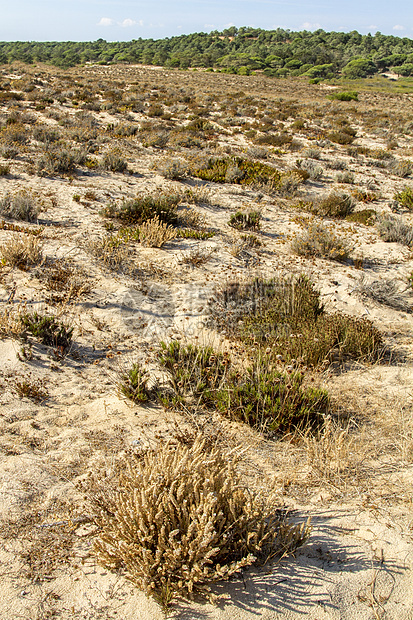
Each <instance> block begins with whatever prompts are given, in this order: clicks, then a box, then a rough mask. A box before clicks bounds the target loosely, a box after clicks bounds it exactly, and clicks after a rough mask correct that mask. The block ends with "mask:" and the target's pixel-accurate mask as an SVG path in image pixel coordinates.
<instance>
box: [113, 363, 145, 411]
mask: <svg viewBox="0 0 413 620" xmlns="http://www.w3.org/2000/svg"><path fill="white" fill-rule="evenodd" d="M148 380H149V373H148V372H146V371H144V370H142V368H141V365H140V364H138V363H137V362H135V363H134V364H132V366H131V368H129V369H128V370H123V371H121V372H120V373H119V378H118V381H117V384H118V390H119V393H120V394H121V395H122V396H125V397H126V398H128V399H129V400H131V401H132V402H134V403H136V404H140V403H146V402H148V401H149V400H151V399H152V398H153V397H154V389H153V388H152V389H150V388H149V387H148Z"/></svg>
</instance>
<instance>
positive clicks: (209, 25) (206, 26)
mask: <svg viewBox="0 0 413 620" xmlns="http://www.w3.org/2000/svg"><path fill="white" fill-rule="evenodd" d="M204 28H205V29H206V30H216V26H215V24H204Z"/></svg>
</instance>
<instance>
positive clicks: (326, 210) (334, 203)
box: [305, 192, 356, 219]
mask: <svg viewBox="0 0 413 620" xmlns="http://www.w3.org/2000/svg"><path fill="white" fill-rule="evenodd" d="M305 205H306V211H310V213H314V215H319V216H320V217H331V218H334V219H337V218H343V217H346V216H347V215H350V213H352V212H353V211H354V208H355V206H356V203H355V201H354V199H353V198H352V196H350V195H349V194H340V193H338V192H331V193H330V194H328V195H327V196H324V197H322V198H319V199H318V200H316V201H314V202H309V203H305Z"/></svg>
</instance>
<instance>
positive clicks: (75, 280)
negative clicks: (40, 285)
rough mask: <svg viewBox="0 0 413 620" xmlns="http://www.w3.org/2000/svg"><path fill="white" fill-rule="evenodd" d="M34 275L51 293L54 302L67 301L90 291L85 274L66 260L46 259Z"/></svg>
mask: <svg viewBox="0 0 413 620" xmlns="http://www.w3.org/2000/svg"><path fill="white" fill-rule="evenodd" d="M35 275H36V277H37V278H38V279H39V280H41V281H42V282H44V284H45V285H46V287H47V288H48V290H49V291H53V293H54V295H53V300H54V301H63V300H66V301H68V300H70V299H74V298H76V297H79V296H80V295H82V294H83V293H87V292H89V291H90V284H89V283H88V281H87V278H86V274H85V272H84V271H83V270H82V269H81V268H80V267H77V266H76V265H75V264H74V263H73V262H72V261H70V260H68V259H64V258H55V259H53V258H47V259H46V261H45V263H44V265H42V267H41V268H40V269H38V270H37V271H36V273H35Z"/></svg>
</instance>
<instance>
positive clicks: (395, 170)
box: [389, 159, 413, 179]
mask: <svg viewBox="0 0 413 620" xmlns="http://www.w3.org/2000/svg"><path fill="white" fill-rule="evenodd" d="M389 168H390V171H391V173H392V174H394V175H396V176H397V177H400V178H401V179H405V178H406V177H408V176H410V175H411V173H412V171H413V164H412V162H411V161H410V160H406V159H398V160H396V161H393V162H390V166H389Z"/></svg>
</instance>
